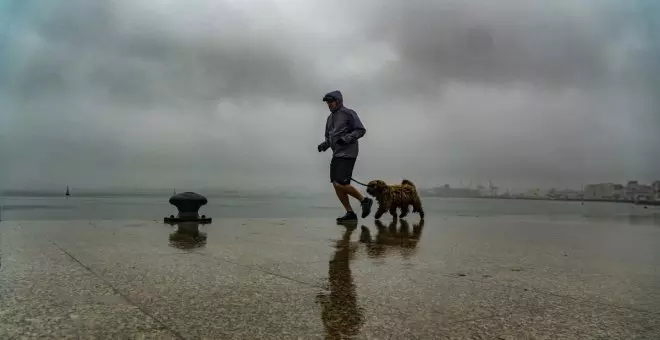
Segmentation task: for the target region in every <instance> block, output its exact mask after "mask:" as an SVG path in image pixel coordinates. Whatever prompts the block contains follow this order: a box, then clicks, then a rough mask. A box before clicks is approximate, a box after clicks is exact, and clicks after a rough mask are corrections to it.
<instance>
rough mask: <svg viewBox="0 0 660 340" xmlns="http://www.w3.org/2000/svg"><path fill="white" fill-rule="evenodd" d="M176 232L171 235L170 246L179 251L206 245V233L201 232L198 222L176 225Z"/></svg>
mask: <svg viewBox="0 0 660 340" xmlns="http://www.w3.org/2000/svg"><path fill="white" fill-rule="evenodd" d="M174 225H176V226H177V229H176V231H174V232H173V233H171V234H170V246H172V247H174V248H179V249H194V248H199V247H203V246H204V245H205V244H206V233H204V232H201V231H199V226H200V223H198V222H179V223H174Z"/></svg>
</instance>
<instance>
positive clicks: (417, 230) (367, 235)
mask: <svg viewBox="0 0 660 340" xmlns="http://www.w3.org/2000/svg"><path fill="white" fill-rule="evenodd" d="M375 223H376V229H377V230H378V232H377V233H376V237H375V238H374V237H373V236H372V235H371V231H370V230H369V228H367V227H365V226H362V228H361V231H360V242H363V243H365V244H366V246H367V254H368V255H369V257H372V258H378V257H383V256H385V255H387V253H388V252H390V251H392V250H395V249H396V250H399V253H400V254H401V256H402V257H403V258H406V259H407V258H410V256H412V255H414V254H415V253H416V252H417V244H418V243H419V240H420V238H421V236H422V230H423V229H424V220H420V221H419V222H418V223H416V224H413V228H412V233H411V231H410V225H409V224H408V222H407V221H406V220H404V219H401V220H397V219H394V220H392V222H391V223H390V224H389V226H387V227H386V226H385V225H384V224H383V222H381V221H379V220H376V222H375ZM398 223H400V224H401V227H400V228H397V224H398Z"/></svg>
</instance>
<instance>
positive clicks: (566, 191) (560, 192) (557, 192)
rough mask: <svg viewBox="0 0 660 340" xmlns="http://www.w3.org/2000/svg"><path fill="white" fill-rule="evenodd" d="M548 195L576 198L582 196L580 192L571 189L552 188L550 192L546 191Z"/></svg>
mask: <svg viewBox="0 0 660 340" xmlns="http://www.w3.org/2000/svg"><path fill="white" fill-rule="evenodd" d="M548 196H550V197H551V198H555V199H578V198H582V192H580V191H578V190H572V189H564V190H552V193H550V192H548Z"/></svg>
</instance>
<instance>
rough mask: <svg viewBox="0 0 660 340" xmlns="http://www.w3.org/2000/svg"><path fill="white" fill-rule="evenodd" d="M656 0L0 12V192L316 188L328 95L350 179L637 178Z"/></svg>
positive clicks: (656, 67) (15, 8) (648, 161)
mask: <svg viewBox="0 0 660 340" xmlns="http://www.w3.org/2000/svg"><path fill="white" fill-rule="evenodd" d="M384 4H387V5H384ZM658 4H660V2H658V1H654V0H647V1H632V0H620V1H614V0H582V1H575V0H554V1H545V0H543V1H541V0H539V1H530V0H499V1H491V0H470V1H465V0H461V1H457V0H455V1H449V0H446V1H438V0H436V1H421V0H406V1H376V0H369V1H348V0H340V1H333V2H328V1H321V0H318V1H317V0H297V1H293V0H275V1H265V0H258V1H251V0H250V1H248V0H241V1H239V0H233V1H219V0H188V1H171V0H169V1H168V0H162V1H155V0H152V1H148V0H140V1H134V0H115V1H89V0H60V1H56V0H52V1H28V0H16V1H4V2H2V4H1V5H0V6H1V7H0V22H2V23H3V24H5V25H3V26H2V27H1V28H0V30H2V31H0V33H1V35H0V103H1V104H2V105H1V108H0V110H1V111H0V134H1V137H2V141H1V143H0V152H1V153H0V155H2V159H1V160H0V187H5V188H57V189H59V188H62V187H64V186H65V185H67V184H69V185H71V186H72V187H78V188H104V187H145V188H146V187H167V188H170V187H177V188H181V190H185V189H186V188H192V187H195V188H204V187H214V188H223V187H229V188H250V189H255V188H257V189H258V188H282V187H287V186H291V188H294V189H296V190H298V189H310V190H311V189H313V190H323V189H329V183H328V163H329V160H330V153H329V152H328V153H323V154H319V153H318V152H317V150H316V146H317V144H318V143H320V142H321V141H322V138H323V129H324V123H325V119H326V117H327V115H328V113H329V112H328V110H327V107H326V106H325V105H324V103H323V102H321V100H320V99H321V97H322V96H323V94H325V93H326V92H329V91H331V90H335V89H338V90H341V91H342V92H343V93H344V97H345V104H346V106H348V107H350V108H352V109H354V110H356V111H357V113H358V114H359V116H360V118H361V119H362V121H363V123H364V125H365V126H366V128H367V134H366V135H365V137H364V138H363V139H362V140H361V144H360V148H361V150H360V152H361V154H360V158H359V161H358V164H357V166H356V170H355V177H356V178H358V179H361V180H364V181H367V180H370V179H375V178H381V179H384V180H387V181H399V180H400V179H401V178H402V177H407V178H409V179H411V180H413V181H414V182H416V183H417V184H418V185H420V186H434V185H442V184H444V183H450V184H459V182H460V181H461V180H463V181H464V183H467V182H468V181H470V180H472V181H473V182H475V183H476V182H478V181H481V182H482V183H483V184H487V181H488V179H491V180H492V181H493V182H494V183H495V184H498V185H500V186H502V187H512V188H514V189H515V188H524V187H529V186H540V187H578V188H579V186H580V184H581V183H583V182H585V183H588V182H600V181H616V182H623V181H625V180H626V179H638V180H641V181H650V180H653V179H657V178H660V157H659V153H658V149H659V148H660V133H659V131H660V99H658V98H659V92H658V89H660V62H659V60H660V34H659V33H660V25H659V23H660V6H659V5H658ZM6 23H9V25H6Z"/></svg>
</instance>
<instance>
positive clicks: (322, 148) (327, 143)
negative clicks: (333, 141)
mask: <svg viewBox="0 0 660 340" xmlns="http://www.w3.org/2000/svg"><path fill="white" fill-rule="evenodd" d="M328 138H329V134H328V127H327V126H326V128H325V140H324V141H323V142H321V144H319V146H318V150H319V152H323V151H325V150H328V148H329V147H330V141H329V140H328Z"/></svg>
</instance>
